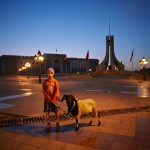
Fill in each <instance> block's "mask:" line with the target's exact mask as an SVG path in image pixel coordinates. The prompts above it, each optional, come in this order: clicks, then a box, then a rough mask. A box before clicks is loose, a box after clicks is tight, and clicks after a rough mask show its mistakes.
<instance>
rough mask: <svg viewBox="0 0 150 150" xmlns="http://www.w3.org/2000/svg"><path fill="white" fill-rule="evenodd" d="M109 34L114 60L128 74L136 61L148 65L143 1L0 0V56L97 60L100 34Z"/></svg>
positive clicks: (101, 51) (149, 35) (149, 8)
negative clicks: (50, 55)
mask: <svg viewBox="0 0 150 150" xmlns="http://www.w3.org/2000/svg"><path fill="white" fill-rule="evenodd" d="M109 17H110V34H111V35H114V41H115V44H114V49H115V54H116V57H117V59H118V60H119V61H122V62H123V64H125V69H126V70H131V68H132V64H131V62H130V57H131V53H132V49H133V48H134V70H135V69H137V70H139V69H140V65H139V61H140V59H141V58H142V57H146V58H147V59H148V60H149V64H148V66H147V67H150V1H149V0H0V56H1V55H21V56H22V55H25V56H34V55H35V54H36V53H37V52H38V50H41V52H42V54H43V53H56V49H57V53H58V54H67V57H77V58H85V57H86V53H87V51H88V50H89V57H90V58H96V59H99V61H100V62H101V61H103V59H104V57H105V52H106V35H109Z"/></svg>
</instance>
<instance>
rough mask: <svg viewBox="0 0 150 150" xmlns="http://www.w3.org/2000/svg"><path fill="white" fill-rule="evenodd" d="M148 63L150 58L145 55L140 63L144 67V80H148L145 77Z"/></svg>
mask: <svg viewBox="0 0 150 150" xmlns="http://www.w3.org/2000/svg"><path fill="white" fill-rule="evenodd" d="M147 64H148V60H147V59H146V58H145V57H143V58H142V59H141V60H140V65H141V66H142V67H143V81H146V79H145V67H146V65H147Z"/></svg>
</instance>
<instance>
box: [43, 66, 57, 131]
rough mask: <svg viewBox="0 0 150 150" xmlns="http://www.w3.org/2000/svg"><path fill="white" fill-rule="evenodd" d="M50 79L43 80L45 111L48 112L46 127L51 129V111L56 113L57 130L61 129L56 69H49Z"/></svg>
mask: <svg viewBox="0 0 150 150" xmlns="http://www.w3.org/2000/svg"><path fill="white" fill-rule="evenodd" d="M47 75H48V79H46V80H45V81H44V82H43V94H44V112H46V120H47V126H46V129H47V130H50V112H54V113H55V117H56V132H59V131H60V125H59V115H58V106H57V101H58V100H59V95H60V89H59V83H58V81H57V80H56V79H54V69H53V68H49V69H48V70H47Z"/></svg>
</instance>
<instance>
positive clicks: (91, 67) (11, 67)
mask: <svg viewBox="0 0 150 150" xmlns="http://www.w3.org/2000/svg"><path fill="white" fill-rule="evenodd" d="M43 57H44V61H43V62H42V63H41V64H40V63H37V62H36V61H35V60H34V56H17V55H2V56H0V75H17V74H26V73H27V70H26V69H25V70H22V71H21V72H20V71H19V69H20V68H22V67H23V66H25V64H26V63H27V62H29V63H30V64H31V67H30V68H29V70H28V73H29V74H30V75H37V74H39V68H41V73H42V74H46V71H47V69H48V68H49V67H52V68H54V70H55V73H56V74H58V75H59V74H60V75H63V74H64V75H65V74H73V73H84V72H88V71H91V72H94V71H96V68H97V66H98V63H99V60H98V59H88V60H86V59H84V58H67V56H66V54H47V53H46V54H44V55H43Z"/></svg>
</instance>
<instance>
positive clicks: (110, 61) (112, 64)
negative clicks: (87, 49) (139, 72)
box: [99, 23, 124, 71]
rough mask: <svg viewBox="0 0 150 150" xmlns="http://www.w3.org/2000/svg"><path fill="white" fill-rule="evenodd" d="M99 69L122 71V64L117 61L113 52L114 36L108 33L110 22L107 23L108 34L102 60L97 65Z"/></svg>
mask: <svg viewBox="0 0 150 150" xmlns="http://www.w3.org/2000/svg"><path fill="white" fill-rule="evenodd" d="M99 69H100V70H101V71H102V70H107V69H109V70H120V71H124V64H122V62H119V61H118V60H117V58H116V56H115V52H114V36H113V35H110V23H109V35H107V36H106V55H105V58H104V60H103V61H102V62H101V64H100V65H99Z"/></svg>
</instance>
